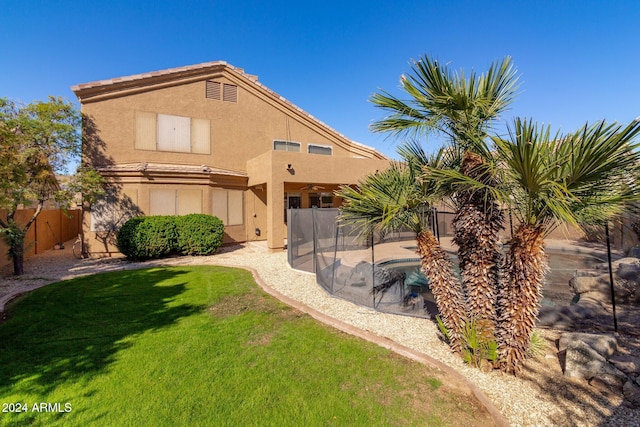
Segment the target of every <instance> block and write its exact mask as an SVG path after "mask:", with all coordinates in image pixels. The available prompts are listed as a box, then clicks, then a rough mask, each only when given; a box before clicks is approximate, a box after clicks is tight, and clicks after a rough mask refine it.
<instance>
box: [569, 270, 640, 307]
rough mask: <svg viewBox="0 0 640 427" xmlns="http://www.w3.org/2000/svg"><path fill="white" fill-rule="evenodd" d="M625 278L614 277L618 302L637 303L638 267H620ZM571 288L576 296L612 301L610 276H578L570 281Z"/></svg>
mask: <svg viewBox="0 0 640 427" xmlns="http://www.w3.org/2000/svg"><path fill="white" fill-rule="evenodd" d="M619 268H620V270H621V271H622V273H623V274H624V275H625V276H624V277H622V276H620V275H619V274H618V273H615V274H614V275H613V283H614V286H613V288H614V291H615V294H616V300H617V301H619V302H634V301H637V300H638V298H639V295H640V290H639V288H640V275H638V274H637V273H636V266H635V265H631V264H621V265H620V266H619ZM569 286H570V287H571V289H572V290H573V292H575V293H576V294H578V295H580V296H581V297H582V295H584V294H587V293H588V294H590V295H591V296H592V297H594V298H595V299H597V300H598V301H604V302H609V301H610V300H611V282H610V278H609V274H608V273H606V274H601V275H599V276H583V275H576V276H574V277H572V278H571V280H569Z"/></svg>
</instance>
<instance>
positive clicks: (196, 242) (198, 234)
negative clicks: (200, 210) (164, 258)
mask: <svg viewBox="0 0 640 427" xmlns="http://www.w3.org/2000/svg"><path fill="white" fill-rule="evenodd" d="M175 219H176V228H177V231H178V251H179V252H180V253H181V254H183V255H211V254H212V253H214V252H215V251H216V250H217V249H218V248H219V247H220V245H221V244H222V238H223V237H224V224H223V223H222V221H221V220H220V219H219V218H217V217H215V216H211V215H204V214H191V215H185V216H179V217H176V218H175Z"/></svg>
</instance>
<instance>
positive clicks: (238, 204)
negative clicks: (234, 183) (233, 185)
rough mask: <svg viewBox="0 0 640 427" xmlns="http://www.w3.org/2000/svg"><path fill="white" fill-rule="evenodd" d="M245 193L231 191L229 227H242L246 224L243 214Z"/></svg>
mask: <svg viewBox="0 0 640 427" xmlns="http://www.w3.org/2000/svg"><path fill="white" fill-rule="evenodd" d="M243 199H244V192H243V191H241V190H229V199H228V203H229V205H228V209H229V213H228V215H229V225H241V224H243V223H244V214H243V209H242V206H243Z"/></svg>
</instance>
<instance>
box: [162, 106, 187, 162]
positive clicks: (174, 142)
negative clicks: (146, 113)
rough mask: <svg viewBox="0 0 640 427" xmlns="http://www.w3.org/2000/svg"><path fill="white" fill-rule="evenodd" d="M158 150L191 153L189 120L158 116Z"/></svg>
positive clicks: (179, 117)
mask: <svg viewBox="0 0 640 427" xmlns="http://www.w3.org/2000/svg"><path fill="white" fill-rule="evenodd" d="M158 150H161V151H179V152H183V153H189V152H191V118H189V117H181V116H171V115H168V114H158Z"/></svg>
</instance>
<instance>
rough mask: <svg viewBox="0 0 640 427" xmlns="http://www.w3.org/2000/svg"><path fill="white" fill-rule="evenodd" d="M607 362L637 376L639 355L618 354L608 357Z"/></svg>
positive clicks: (639, 372) (639, 364) (638, 372)
mask: <svg viewBox="0 0 640 427" xmlns="http://www.w3.org/2000/svg"><path fill="white" fill-rule="evenodd" d="M609 362H610V363H613V366H615V367H616V368H618V369H620V370H621V371H622V372H624V373H625V374H627V375H630V376H631V375H633V376H637V375H638V374H640V357H635V356H628V355H622V354H620V355H616V356H612V357H610V358H609Z"/></svg>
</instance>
